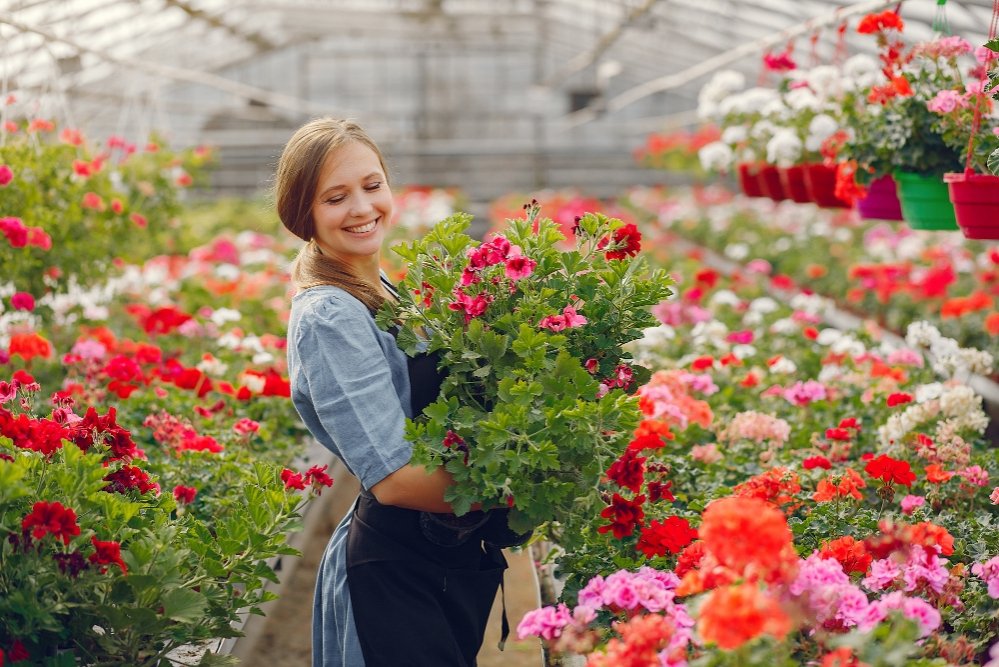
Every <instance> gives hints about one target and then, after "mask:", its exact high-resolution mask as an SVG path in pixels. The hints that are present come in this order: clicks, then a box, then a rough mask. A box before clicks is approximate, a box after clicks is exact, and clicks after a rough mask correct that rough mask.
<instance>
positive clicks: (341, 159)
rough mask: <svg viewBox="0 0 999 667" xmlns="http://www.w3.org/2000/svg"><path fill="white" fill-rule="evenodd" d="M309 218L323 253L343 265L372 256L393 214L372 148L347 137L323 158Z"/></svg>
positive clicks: (360, 263)
mask: <svg viewBox="0 0 999 667" xmlns="http://www.w3.org/2000/svg"><path fill="white" fill-rule="evenodd" d="M312 220H313V222H314V224H315V241H316V243H317V244H318V245H319V248H320V249H321V250H322V251H323V253H324V254H326V255H328V256H330V257H332V258H334V259H336V260H339V261H341V262H343V263H345V264H347V265H348V266H355V267H360V266H366V265H369V264H370V263H371V262H372V260H374V261H375V262H377V260H378V257H379V252H380V250H381V245H382V241H383V240H384V238H385V233H386V230H387V228H388V225H389V223H390V222H391V220H392V191H391V190H390V189H389V185H388V179H387V178H386V174H385V172H384V171H382V166H381V163H380V162H379V160H378V155H376V154H375V152H374V151H373V150H371V149H370V148H368V147H367V146H366V145H364V144H362V143H360V142H358V141H352V142H350V143H348V144H346V145H345V146H342V147H341V148H339V149H337V150H336V151H335V152H333V153H331V154H330V155H329V157H327V158H326V164H324V165H323V168H322V170H321V171H320V173H319V183H318V184H317V187H316V199H315V201H314V202H313V204H312Z"/></svg>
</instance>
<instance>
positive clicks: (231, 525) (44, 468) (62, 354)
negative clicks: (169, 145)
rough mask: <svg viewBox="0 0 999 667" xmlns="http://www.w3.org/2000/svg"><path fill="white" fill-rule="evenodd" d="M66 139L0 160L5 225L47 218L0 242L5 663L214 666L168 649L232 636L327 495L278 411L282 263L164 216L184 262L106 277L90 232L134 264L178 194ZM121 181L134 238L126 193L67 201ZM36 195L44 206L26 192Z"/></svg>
mask: <svg viewBox="0 0 999 667" xmlns="http://www.w3.org/2000/svg"><path fill="white" fill-rule="evenodd" d="M63 134H64V136H68V137H69V138H71V139H73V141H71V142H65V141H64V142H63V143H56V144H52V145H51V146H50V145H49V144H46V143H44V142H42V143H39V144H38V146H37V151H38V152H37V153H31V154H27V153H26V154H25V155H21V153H19V152H18V150H20V148H18V150H14V151H13V152H10V151H6V152H4V153H3V156H4V157H3V160H4V162H5V164H8V165H9V168H10V169H11V172H12V173H13V174H14V176H15V179H16V181H15V180H12V181H11V182H10V183H7V184H6V187H5V188H3V189H0V214H2V215H5V216H11V217H9V218H5V219H8V220H9V219H19V220H26V221H28V223H27V224H28V225H31V224H34V223H41V225H39V226H42V225H44V226H43V228H42V231H43V232H44V233H45V235H46V238H48V239H50V241H51V246H50V247H41V246H38V245H35V246H32V245H30V244H21V243H19V242H18V241H19V237H18V236H17V235H16V234H15V235H14V236H15V237H14V238H13V239H11V236H10V235H7V238H6V239H2V240H0V241H2V242H3V247H4V248H6V249H5V250H3V251H2V252H3V253H4V254H5V256H7V255H9V256H10V257H11V258H13V263H12V264H11V266H14V267H20V268H19V269H18V270H16V271H13V272H12V273H10V274H7V273H5V276H4V277H5V279H8V280H11V281H12V282H10V283H7V284H5V285H4V286H3V287H2V290H3V294H4V297H5V298H4V304H3V306H4V310H3V311H2V312H0V322H2V326H0V332H2V334H0V480H2V483H0V537H2V539H0V562H2V564H3V567H2V568H0V569H2V570H3V574H2V575H0V656H3V658H4V660H6V661H7V662H10V663H14V664H17V663H18V662H19V661H23V660H28V661H30V664H37V665H73V664H88V665H89V664H111V663H113V664H129V665H154V664H165V661H166V660H168V658H167V656H170V658H169V659H170V660H181V661H182V662H184V661H194V660H200V662H199V664H204V665H208V664H225V663H226V662H227V659H226V658H225V657H224V656H217V655H215V654H211V653H209V654H204V655H203V656H201V655H200V654H199V652H195V653H194V654H193V655H195V656H196V657H190V656H188V657H184V658H181V657H179V656H180V655H181V654H180V653H179V649H180V648H181V647H184V646H190V645H193V644H197V643H199V642H202V641H203V640H207V639H218V638H224V637H232V636H234V635H236V634H238V632H239V630H238V627H239V623H240V621H241V617H242V616H243V615H244V614H245V613H247V612H250V613H259V606H260V604H262V603H263V602H265V601H267V600H269V599H271V598H272V597H273V593H271V592H269V591H268V590H267V589H266V586H265V585H266V584H267V582H269V581H274V580H276V574H275V572H274V569H273V565H274V564H275V561H276V559H277V558H279V557H280V556H284V555H292V554H295V553H296V552H295V550H294V549H293V548H291V547H289V546H288V542H287V536H288V533H289V532H292V531H294V530H296V529H297V527H298V525H299V524H300V518H301V514H302V512H303V510H304V508H305V507H306V505H307V503H308V499H309V498H311V497H314V496H315V495H316V494H318V493H319V492H321V490H322V489H323V488H324V487H325V486H327V485H329V483H330V482H331V480H330V478H329V476H328V474H327V471H326V469H325V466H314V467H312V468H309V469H304V468H305V467H304V466H301V465H300V463H298V461H300V457H301V455H302V453H303V452H304V440H303V436H304V434H305V431H304V429H303V428H302V426H301V425H300V424H299V422H298V419H297V416H296V415H295V413H294V410H293V408H292V406H291V403H290V401H288V400H287V396H288V382H287V379H286V378H285V377H284V376H283V373H284V365H283V364H284V354H283V344H284V337H283V331H284V321H285V319H286V317H287V300H286V298H285V291H286V289H287V288H286V281H285V279H284V278H283V277H282V276H283V275H284V271H283V265H284V264H285V262H286V261H287V258H288V256H289V253H290V250H291V249H290V248H284V247H281V246H280V245H279V244H278V242H277V241H276V238H275V237H270V236H263V235H261V234H259V233H253V232H244V233H240V234H236V235H234V236H219V237H215V238H210V240H207V241H206V240H205V237H202V240H201V241H199V242H198V243H197V244H194V239H196V238H197V237H196V234H192V233H191V231H190V230H189V229H187V228H184V227H183V225H182V223H180V222H168V223H164V224H168V226H169V227H170V228H171V229H172V230H173V231H174V233H175V234H174V235H175V237H176V240H177V243H184V244H187V245H194V247H191V248H190V250H189V252H186V253H184V254H180V255H163V256H158V257H153V258H151V259H147V260H146V261H144V262H141V263H134V264H133V263H128V262H126V261H124V259H121V260H119V261H116V262H114V263H113V264H112V265H110V266H107V265H103V264H101V263H100V258H99V256H98V255H99V253H96V252H95V249H96V248H98V247H100V248H104V244H105V243H106V238H101V237H100V236H99V235H100V234H102V233H103V234H106V235H107V234H110V232H109V231H108V230H107V229H104V228H103V227H100V226H99V224H98V222H100V224H104V223H107V224H111V225H112V226H114V229H115V231H114V234H115V237H116V239H119V240H121V241H122V243H123V245H121V246H119V248H120V251H121V255H122V257H125V256H127V254H126V253H133V252H134V253H139V252H140V250H141V249H142V248H144V247H153V246H154V245H155V244H156V243H157V237H156V234H155V232H153V231H151V228H152V227H153V222H152V221H153V220H161V219H164V220H166V219H169V220H172V217H169V216H173V215H175V214H177V213H180V212H181V211H182V209H181V208H180V205H179V199H177V197H178V195H177V192H176V191H175V190H174V189H171V188H174V187H175V186H172V185H170V184H169V182H167V181H164V182H163V183H160V184H159V186H158V187H157V190H156V191H157V196H158V197H160V198H161V199H160V200H159V201H153V200H152V199H151V198H150V197H149V196H148V195H147V194H143V187H144V186H142V182H143V181H141V180H139V181H135V182H131V181H129V180H128V178H129V177H125V176H121V174H122V173H123V172H124V170H126V169H128V168H129V167H128V165H129V164H130V160H131V158H129V159H128V160H126V161H125V162H124V163H123V164H121V163H119V164H118V167H120V169H121V170H122V171H120V172H116V173H119V177H114V178H113V177H111V176H109V175H107V174H104V172H103V171H101V170H102V169H103V167H102V166H100V165H98V166H96V167H95V165H94V163H95V162H100V160H99V159H98V157H94V156H92V155H91V154H89V153H88V152H87V148H86V145H85V142H84V140H83V138H82V137H79V136H78V135H76V134H73V133H70V134H69V135H66V133H63ZM12 146H13V147H14V148H17V144H16V143H15V142H12V143H9V144H8V148H10V147H12ZM122 150H124V151H126V152H127V146H126V147H124V148H123V149H122ZM147 152H148V153H150V155H158V156H161V158H162V159H163V160H164V163H163V164H160V163H159V162H156V163H155V164H156V165H158V166H155V167H151V168H153V169H154V174H153V175H151V176H148V178H154V177H156V175H157V174H159V175H160V176H162V175H163V174H162V173H161V172H159V171H156V170H160V169H166V170H167V171H166V174H167V175H168V176H170V177H171V178H175V177H174V176H173V173H174V172H173V169H174V168H175V167H176V165H175V164H174V158H168V157H164V156H166V154H167V151H166V149H163V148H161V147H157V150H156V151H155V152H154V151H152V149H151V148H150V149H148V150H147ZM12 155H13V156H14V158H16V159H12V158H11V156H12ZM19 156H20V157H19ZM22 158H23V160H22ZM84 158H86V159H84ZM105 159H106V158H105ZM158 159H159V158H158ZM17 160H22V161H17ZM76 162H81V163H82V162H86V164H87V165H89V167H87V168H88V169H91V170H93V169H97V170H98V171H97V173H96V174H95V173H93V172H91V173H88V174H87V175H84V174H82V173H80V171H79V170H80V169H83V167H82V166H79V165H77V164H76ZM102 164H106V163H102ZM74 173H75V175H74ZM185 173H186V172H185ZM101 174H103V176H101ZM196 176H197V174H192V175H189V176H188V178H194V177H196ZM36 178H37V179H46V180H39V181H33V180H32V179H36ZM95 178H97V179H98V180H99V179H100V178H106V179H107V180H106V182H104V181H100V183H98V180H95ZM122 178H123V179H124V181H123V182H124V183H125V185H124V186H123V185H122V181H121V180H120V179H122ZM183 180H185V182H186V180H187V179H183ZM101 183H103V185H101ZM129 183H131V185H134V186H135V187H136V188H137V189H136V190H135V192H136V193H139V194H136V195H135V196H136V197H139V198H140V199H139V200H136V201H142V202H143V204H142V208H141V210H142V215H143V217H144V218H145V219H146V221H147V222H148V223H149V226H148V227H145V228H144V227H142V226H141V225H137V223H135V221H134V220H132V221H129V220H128V218H127V217H124V218H121V219H118V218H117V217H115V216H121V215H123V214H124V212H126V211H128V210H134V209H132V207H133V206H134V207H135V208H136V209H137V208H138V204H137V203H135V202H133V201H132V200H131V199H129V200H128V203H126V202H125V200H124V199H122V200H121V204H122V206H121V210H117V209H118V208H119V207H118V206H116V205H113V204H109V205H108V209H107V210H105V211H99V210H97V209H87V207H86V206H84V207H82V208H81V207H80V206H78V205H77V204H76V203H75V202H76V201H77V195H78V194H79V190H80V189H81V188H84V189H88V190H87V191H88V192H89V191H91V190H93V192H94V193H95V194H96V195H97V196H98V197H101V199H102V200H105V201H107V200H108V197H109V196H110V194H111V193H112V192H113V193H118V196H122V197H125V196H128V195H122V194H120V193H121V192H122V187H124V191H125V192H131V191H130V190H129V187H130V185H129ZM43 184H44V187H45V188H47V192H48V196H49V198H50V201H51V205H52V207H53V210H47V209H45V207H44V206H43V205H42V204H41V203H40V202H38V201H35V200H33V199H31V197H30V196H29V195H30V194H31V193H33V192H35V191H36V190H39V189H40V188H41V186H42V185H43ZM109 184H110V185H109ZM105 186H106V187H109V188H110V187H114V188H117V189H114V190H109V191H108V193H106V194H99V193H97V189H100V187H105ZM102 192H103V191H102ZM143 197H144V199H143ZM90 199H93V198H90ZM94 201H96V200H94ZM67 202H68V203H67ZM163 202H173V204H170V205H169V206H168V205H167V204H164V203H163ZM62 205H65V208H62V209H60V208H58V207H59V206H62ZM237 209H238V207H237ZM88 211H89V212H88ZM216 213H217V212H216ZM95 216H96V217H95ZM239 220H240V218H237V219H236V220H233V219H230V220H229V221H228V228H229V229H238V228H239V227H238V224H239ZM244 222H245V221H244ZM95 225H97V226H95ZM120 225H129V226H128V227H124V228H122V227H120ZM80 229H90V230H91V232H92V233H93V234H95V235H96V236H93V237H91V236H83V237H81V238H75V237H73V231H74V230H76V232H77V233H78V232H79V230H80ZM102 230H103V231H102ZM130 235H132V236H130ZM133 236H134V238H133ZM44 245H48V244H44ZM174 247H176V244H175V246H174ZM102 252H103V253H104V254H105V255H106V250H102ZM53 258H59V259H58V262H59V265H60V266H61V267H62V269H63V273H62V274H61V275H63V276H65V277H66V280H64V281H60V280H55V279H52V280H46V281H43V282H41V283H36V282H33V281H32V278H31V276H32V275H33V274H32V271H33V269H31V268H30V267H33V266H35V264H37V263H39V262H41V264H40V265H45V266H47V265H48V264H46V263H47V262H52V261H54V260H53ZM4 261H5V267H6V266H7V264H6V260H4ZM26 267H27V268H26ZM20 269H24V270H23V271H22V270H20ZM70 276H72V278H71V277H70ZM28 290H30V291H28ZM15 293H19V294H25V295H29V296H30V297H31V298H30V299H28V298H26V297H23V296H21V297H16V298H10V300H9V301H8V300H7V299H8V298H9V297H11V295H12V294H15ZM8 304H10V305H11V306H13V308H8ZM303 492H304V493H303Z"/></svg>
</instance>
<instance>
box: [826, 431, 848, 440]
mask: <svg viewBox="0 0 999 667" xmlns="http://www.w3.org/2000/svg"><path fill="white" fill-rule="evenodd" d="M826 438H828V439H829V440H841V441H848V440H849V439H850V431H848V430H847V429H845V428H827V429H826Z"/></svg>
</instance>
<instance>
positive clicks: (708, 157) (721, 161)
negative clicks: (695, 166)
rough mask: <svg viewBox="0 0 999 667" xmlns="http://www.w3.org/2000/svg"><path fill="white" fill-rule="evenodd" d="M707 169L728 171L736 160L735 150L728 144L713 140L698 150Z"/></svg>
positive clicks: (703, 165)
mask: <svg viewBox="0 0 999 667" xmlns="http://www.w3.org/2000/svg"><path fill="white" fill-rule="evenodd" d="M697 157H698V158H699V159H700V161H701V166H702V167H704V169H705V171H728V170H729V169H730V168H731V167H732V164H733V163H734V161H735V151H733V150H732V149H731V148H730V147H729V145H728V144H726V143H723V142H721V141H712V142H711V143H710V144H707V145H705V146H704V147H703V148H701V150H699V151H698V152H697Z"/></svg>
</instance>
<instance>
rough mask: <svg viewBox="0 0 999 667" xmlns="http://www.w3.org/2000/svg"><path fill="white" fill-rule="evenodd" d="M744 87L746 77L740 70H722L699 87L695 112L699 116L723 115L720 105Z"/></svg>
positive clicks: (712, 116)
mask: <svg viewBox="0 0 999 667" xmlns="http://www.w3.org/2000/svg"><path fill="white" fill-rule="evenodd" d="M745 87H746V77H745V75H743V74H742V73H741V72H736V71H734V70H722V71H720V72H716V73H715V75H714V77H712V78H711V80H710V81H709V82H708V83H707V84H705V86H704V87H703V88H701V90H700V92H699V93H698V95H697V114H698V116H700V117H701V118H714V117H716V116H719V115H724V112H723V111H722V110H721V108H720V105H721V104H722V103H723V102H724V101H726V100H729V99H731V98H732V97H733V96H734V93H736V92H738V91H740V90H742V89H743V88H745Z"/></svg>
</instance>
